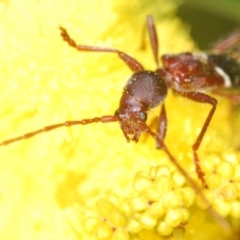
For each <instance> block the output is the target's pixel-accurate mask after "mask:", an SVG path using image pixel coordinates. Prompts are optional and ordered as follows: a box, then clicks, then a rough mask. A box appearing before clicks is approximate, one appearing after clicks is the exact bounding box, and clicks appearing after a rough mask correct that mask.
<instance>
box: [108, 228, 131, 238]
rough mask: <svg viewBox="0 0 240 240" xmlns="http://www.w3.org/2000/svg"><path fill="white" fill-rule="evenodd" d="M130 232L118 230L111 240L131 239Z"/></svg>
mask: <svg viewBox="0 0 240 240" xmlns="http://www.w3.org/2000/svg"><path fill="white" fill-rule="evenodd" d="M129 239H130V236H129V233H128V232H126V231H124V230H117V231H115V232H114V234H113V236H112V238H111V240H129Z"/></svg>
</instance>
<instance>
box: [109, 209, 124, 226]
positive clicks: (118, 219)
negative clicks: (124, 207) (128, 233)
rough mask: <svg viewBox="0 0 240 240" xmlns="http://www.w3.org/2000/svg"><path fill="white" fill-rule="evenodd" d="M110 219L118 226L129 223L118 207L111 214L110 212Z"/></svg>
mask: <svg viewBox="0 0 240 240" xmlns="http://www.w3.org/2000/svg"><path fill="white" fill-rule="evenodd" d="M108 220H109V221H110V222H111V223H112V224H113V225H114V226H116V227H124V226H126V224H127V220H126V218H125V217H124V215H123V214H122V213H121V212H120V211H119V210H117V209H116V210H115V211H113V212H112V213H111V214H109V216H108Z"/></svg>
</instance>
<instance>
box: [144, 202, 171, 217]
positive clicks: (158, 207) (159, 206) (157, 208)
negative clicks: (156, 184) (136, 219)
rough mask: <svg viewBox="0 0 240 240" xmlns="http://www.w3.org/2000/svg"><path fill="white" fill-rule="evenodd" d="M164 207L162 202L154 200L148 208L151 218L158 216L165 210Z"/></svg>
mask: <svg viewBox="0 0 240 240" xmlns="http://www.w3.org/2000/svg"><path fill="white" fill-rule="evenodd" d="M166 210H167V209H166V207H165V206H164V204H163V203H162V202H154V203H153V204H152V205H151V206H150V207H149V208H148V209H147V211H148V214H149V215H151V216H152V217H153V218H160V217H161V216H162V215H163V214H164V213H165V211H166Z"/></svg>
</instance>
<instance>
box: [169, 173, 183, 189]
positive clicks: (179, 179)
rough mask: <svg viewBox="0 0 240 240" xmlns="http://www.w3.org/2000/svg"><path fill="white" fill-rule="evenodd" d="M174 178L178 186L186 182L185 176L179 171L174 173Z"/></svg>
mask: <svg viewBox="0 0 240 240" xmlns="http://www.w3.org/2000/svg"><path fill="white" fill-rule="evenodd" d="M172 180H173V181H174V183H175V184H176V185H177V186H178V187H182V186H183V185H184V184H185V183H186V179H185V177H184V176H183V175H182V174H181V173H179V172H177V171H174V172H173V173H172Z"/></svg>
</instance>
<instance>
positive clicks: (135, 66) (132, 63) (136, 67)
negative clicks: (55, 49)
mask: <svg viewBox="0 0 240 240" xmlns="http://www.w3.org/2000/svg"><path fill="white" fill-rule="evenodd" d="M59 29H60V31H61V36H62V38H63V40H64V41H65V42H67V43H68V45H69V46H71V47H73V48H75V49H77V50H78V51H87V52H113V53H117V54H118V56H119V57H120V58H121V59H122V60H123V61H124V62H125V64H126V65H127V66H128V67H129V68H130V69H131V70H132V71H133V72H139V71H143V70H144V68H143V66H142V65H141V64H140V63H139V62H138V61H137V60H136V59H135V58H133V57H131V56H129V55H128V54H126V53H124V52H122V51H119V50H117V49H114V48H107V47H96V46H86V45H78V44H77V43H76V42H75V41H74V40H73V39H72V38H71V37H70V36H69V34H68V32H67V30H66V29H65V28H63V27H61V26H60V27H59Z"/></svg>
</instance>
